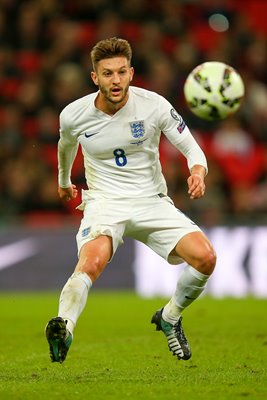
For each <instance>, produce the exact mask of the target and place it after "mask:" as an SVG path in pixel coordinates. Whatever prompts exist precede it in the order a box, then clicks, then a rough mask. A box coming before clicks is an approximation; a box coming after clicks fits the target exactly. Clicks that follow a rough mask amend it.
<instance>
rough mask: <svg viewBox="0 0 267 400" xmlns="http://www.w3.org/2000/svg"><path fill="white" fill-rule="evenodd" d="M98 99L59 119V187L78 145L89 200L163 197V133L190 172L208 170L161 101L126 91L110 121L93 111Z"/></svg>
mask: <svg viewBox="0 0 267 400" xmlns="http://www.w3.org/2000/svg"><path fill="white" fill-rule="evenodd" d="M97 94H98V92H96V93H92V94H89V95H87V96H84V97H82V98H80V99H78V100H76V101H74V102H72V103H70V104H69V105H68V106H67V107H65V108H64V110H63V111H62V112H61V114H60V141H59V151H58V152H59V154H58V155H59V185H60V186H62V187H67V186H69V185H70V183H71V178H70V177H71V166H72V163H73V160H74V158H75V154H76V151H77V146H78V145H79V144H80V145H81V147H82V152H83V156H84V166H85V177H86V182H87V185H88V189H89V192H88V194H89V196H90V197H92V198H99V197H101V198H137V197H138V198H139V197H147V196H153V195H156V194H159V193H163V194H167V187H166V182H165V179H164V176H163V174H162V171H161V165H160V161H159V141H160V136H161V133H162V132H163V133H164V134H165V135H166V137H167V138H168V139H169V140H170V142H171V143H173V145H174V146H176V147H177V148H178V149H179V150H180V151H181V152H182V153H183V154H184V155H185V157H186V158H187V162H188V166H189V169H190V168H191V167H192V166H193V165H195V164H198V165H203V166H204V167H205V168H207V164H206V158H205V156H204V154H203V152H202V150H201V149H200V147H199V146H198V144H197V143H196V141H195V139H194V138H193V136H192V135H191V133H190V131H189V129H188V127H187V126H186V125H185V123H184V121H183V119H182V117H181V116H180V115H179V114H178V113H177V112H176V111H175V109H174V108H173V107H172V105H171V104H170V103H169V102H168V101H167V100H166V99H165V98H164V97H162V96H160V95H158V94H156V93H154V92H151V91H148V90H145V89H142V88H137V87H133V86H131V87H130V88H129V98H128V101H127V103H126V104H125V105H124V106H123V107H122V108H121V109H120V110H119V111H118V112H116V113H115V114H114V115H112V116H110V115H107V114H105V113H104V112H102V111H100V110H99V109H97V108H96V107H95V99H96V96H97Z"/></svg>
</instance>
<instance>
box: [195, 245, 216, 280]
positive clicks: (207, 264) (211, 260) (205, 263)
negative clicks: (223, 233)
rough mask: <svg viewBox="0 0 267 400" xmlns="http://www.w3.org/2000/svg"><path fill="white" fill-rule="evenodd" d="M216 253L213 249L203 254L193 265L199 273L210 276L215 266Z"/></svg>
mask: <svg viewBox="0 0 267 400" xmlns="http://www.w3.org/2000/svg"><path fill="white" fill-rule="evenodd" d="M216 260H217V257H216V253H215V251H214V250H213V249H208V250H206V251H205V252H203V253H202V254H201V255H200V257H199V258H198V259H197V260H196V262H195V265H193V266H194V267H195V268H196V269H197V270H198V271H199V272H201V273H202V274H205V275H211V274H212V272H213V270H214V268H215V265H216Z"/></svg>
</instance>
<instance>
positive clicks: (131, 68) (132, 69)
mask: <svg viewBox="0 0 267 400" xmlns="http://www.w3.org/2000/svg"><path fill="white" fill-rule="evenodd" d="M133 76H134V68H133V67H130V81H132V80H133Z"/></svg>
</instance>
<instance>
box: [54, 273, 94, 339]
mask: <svg viewBox="0 0 267 400" xmlns="http://www.w3.org/2000/svg"><path fill="white" fill-rule="evenodd" d="M91 286H92V281H91V279H90V278H89V276H88V275H87V274H86V273H85V272H74V273H73V274H72V275H71V277H70V278H69V279H68V281H67V283H66V284H65V286H64V287H63V289H62V292H61V295H60V299H59V311H58V315H59V316H60V317H61V318H63V319H64V320H65V321H66V322H67V329H68V330H69V331H70V332H71V333H72V334H73V330H74V327H75V325H76V322H77V320H78V318H79V316H80V314H81V313H82V311H83V309H84V307H85V305H86V301H87V296H88V292H89V290H90V288H91Z"/></svg>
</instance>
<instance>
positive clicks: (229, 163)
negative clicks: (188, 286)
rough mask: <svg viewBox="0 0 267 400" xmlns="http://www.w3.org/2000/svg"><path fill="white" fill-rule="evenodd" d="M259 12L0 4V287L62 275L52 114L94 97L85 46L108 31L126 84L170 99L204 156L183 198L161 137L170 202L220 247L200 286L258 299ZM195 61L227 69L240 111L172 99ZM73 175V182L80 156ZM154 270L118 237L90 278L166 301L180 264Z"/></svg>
mask: <svg viewBox="0 0 267 400" xmlns="http://www.w3.org/2000/svg"><path fill="white" fill-rule="evenodd" d="M266 16H267V2H266V1H264V0H235V1H234V0H232V1H231V0H202V1H198V0H164V1H163V0H153V1H150V0H90V1H86V0H75V1H74V0H64V1H58V0H35V1H34V0H32V1H23V0H20V1H18V0H0V168H1V174H0V288H1V290H12V289H18V290H25V289H51V288H52V289H57V288H60V287H61V286H62V285H63V283H64V282H65V279H66V278H67V277H68V276H69V274H70V273H71V272H72V269H73V266H74V264H75V262H76V244H75V234H76V231H77V228H78V225H79V221H80V212H78V211H76V210H75V207H76V205H78V203H79V199H77V202H76V201H75V202H71V203H67V204H62V203H61V202H60V201H59V199H58V197H57V154H56V146H57V141H58V115H59V112H60V111H61V110H62V108H63V107H64V106H65V105H66V104H68V103H69V102H71V101H72V100H74V99H76V98H78V97H80V96H82V95H85V94H87V93H89V92H92V91H95V87H94V86H93V84H92V82H91V79H90V74H89V73H90V70H91V66H90V60H89V52H90V49H91V47H92V46H93V45H94V44H95V42H96V41H98V40H100V39H103V38H106V37H110V36H121V37H124V38H126V39H128V40H129V41H130V42H131V45H132V47H133V54H134V56H133V66H134V68H135V79H134V83H133V84H135V85H141V86H143V87H145V88H147V89H150V90H154V91H156V92H158V93H160V94H162V95H164V96H165V97H166V98H167V99H169V101H170V102H171V103H172V104H173V105H174V106H175V107H176V109H177V110H178V111H179V112H180V113H181V114H182V115H183V117H184V119H185V120H186V122H187V124H188V125H189V127H190V128H191V130H192V132H193V134H194V135H195V137H196V138H197V140H198V141H199V143H200V144H201V146H202V148H203V149H204V151H205V152H206V154H207V157H208V161H209V175H208V176H207V186H208V190H207V194H206V196H205V198H204V199H202V200H199V201H196V202H194V201H189V200H188V197H187V190H186V177H187V170H186V166H185V162H184V160H183V158H182V157H181V156H180V155H179V154H178V152H177V151H176V150H175V149H174V148H173V147H172V146H171V145H170V144H169V143H168V142H167V141H165V140H164V138H163V140H162V142H161V159H162V164H163V170H164V174H165V177H166V180H167V183H168V186H169V194H170V196H171V197H172V198H173V199H174V201H175V204H176V206H177V207H179V208H180V209H181V210H183V211H184V212H186V213H187V214H188V215H189V216H190V217H191V218H192V219H194V220H195V221H196V222H197V223H198V224H199V225H201V226H202V227H203V229H205V230H206V231H207V234H208V235H209V236H210V238H211V240H212V241H213V243H214V245H215V248H216V250H217V252H218V255H219V261H218V267H217V271H216V273H215V274H214V277H213V278H212V280H211V282H210V287H209V288H208V290H209V291H210V293H211V294H212V295H214V296H225V295H230V296H231V295H233V296H246V295H247V294H253V295H256V296H260V297H267V24H266ZM208 60H213V61H223V62H226V63H228V64H230V65H232V66H233V67H235V68H236V69H237V70H238V71H239V73H240V74H241V76H242V77H243V79H244V82H245V87H246V96H245V100H244V102H243V105H242V107H241V109H240V111H239V112H238V113H237V114H236V115H235V116H234V117H233V118H231V119H228V120H226V121H223V122H220V123H210V122H206V121H202V120H200V119H197V117H194V116H193V114H191V113H190V112H189V110H188V109H187V108H186V105H185V101H184V97H183V83H184V80H185V78H186V76H187V74H188V73H189V72H190V71H191V70H192V69H193V68H194V67H195V66H196V65H197V64H199V63H201V62H204V61H208ZM73 181H74V183H76V184H77V185H78V187H79V189H81V188H84V187H85V183H84V175H83V166H82V159H81V155H80V153H79V156H78V158H77V160H76V162H75V165H74V169H73ZM165 264H166V263H164V262H163V261H162V260H160V259H159V258H158V257H155V255H153V254H152V253H151V252H149V251H148V250H147V249H145V248H144V247H143V246H141V245H139V244H137V243H135V242H133V241H131V240H125V245H124V246H122V247H121V248H120V249H119V251H118V253H117V254H116V256H115V258H114V260H113V261H112V263H111V265H110V266H109V267H108V268H107V269H106V271H105V272H104V274H103V275H102V276H101V278H100V279H99V281H98V282H97V283H96V285H95V286H96V287H100V288H113V289H119V288H135V289H136V290H137V292H138V293H140V294H141V295H143V296H155V295H159V294H160V295H165V294H166V295H168V294H169V292H171V291H172V289H173V282H174V281H175V280H174V279H173V274H176V275H177V274H178V273H179V271H177V270H175V269H174V268H173V267H169V266H168V265H165ZM163 268H164V269H166V274H165V273H164V270H163ZM164 274H165V275H164ZM163 275H164V277H163ZM148 277H149V278H148Z"/></svg>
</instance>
